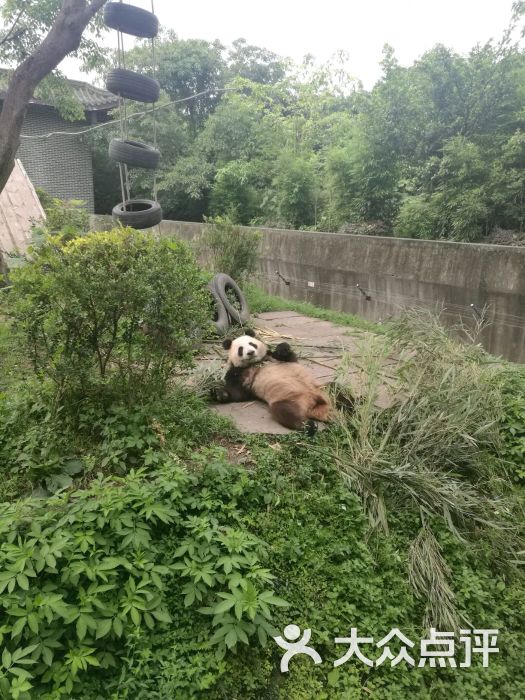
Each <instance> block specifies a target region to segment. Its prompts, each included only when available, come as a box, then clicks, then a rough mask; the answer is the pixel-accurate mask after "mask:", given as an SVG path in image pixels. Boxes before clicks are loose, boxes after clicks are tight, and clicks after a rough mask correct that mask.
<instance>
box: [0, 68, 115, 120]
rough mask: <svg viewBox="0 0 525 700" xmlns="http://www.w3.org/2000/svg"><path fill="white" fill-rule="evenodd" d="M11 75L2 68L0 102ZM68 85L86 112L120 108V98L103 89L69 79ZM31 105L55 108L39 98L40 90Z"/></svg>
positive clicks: (0, 70) (47, 101) (47, 100)
mask: <svg viewBox="0 0 525 700" xmlns="http://www.w3.org/2000/svg"><path fill="white" fill-rule="evenodd" d="M10 73H11V71H10V70H9V69H7V68H0V100H2V99H3V98H4V97H5V93H6V90H7V84H8V81H9V75H10ZM67 83H68V85H69V86H70V87H71V89H72V91H73V94H74V96H75V97H76V99H77V100H78V101H79V102H80V104H81V105H82V106H83V108H84V110H85V111H86V112H98V111H105V110H108V109H113V108H115V107H117V106H118V103H119V98H118V97H117V96H116V95H113V93H111V92H108V91H107V90H104V89H103V88H98V87H95V86H94V85H90V84H89V83H85V82H84V81H82V80H69V79H68V80H67ZM30 104H37V105H47V106H50V107H53V106H54V105H53V104H52V102H51V100H50V99H45V98H42V97H39V95H38V88H37V90H36V93H35V96H34V97H33V99H32V100H30Z"/></svg>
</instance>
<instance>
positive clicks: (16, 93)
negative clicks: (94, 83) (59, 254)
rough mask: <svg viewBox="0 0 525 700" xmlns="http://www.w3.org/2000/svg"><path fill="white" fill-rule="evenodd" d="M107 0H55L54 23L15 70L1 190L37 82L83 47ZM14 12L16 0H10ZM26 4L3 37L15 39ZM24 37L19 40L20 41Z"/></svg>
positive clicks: (0, 121) (0, 149)
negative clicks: (92, 24)
mask: <svg viewBox="0 0 525 700" xmlns="http://www.w3.org/2000/svg"><path fill="white" fill-rule="evenodd" d="M105 2H106V0H91V1H90V2H87V1H86V0H62V2H61V3H57V2H54V3H52V9H53V10H55V11H56V13H55V12H52V17H53V19H52V24H51V28H50V29H49V31H48V33H47V34H46V35H45V36H44V38H43V39H42V41H41V43H40V44H39V45H38V46H37V48H36V49H34V50H33V51H32V53H29V55H27V56H26V57H25V58H24V59H23V60H22V62H21V63H20V64H19V65H18V67H17V68H16V69H15V71H14V73H13V75H12V77H11V80H10V82H9V86H8V89H7V93H6V96H5V99H4V103H3V106H2V111H1V113H0V192H1V191H2V190H3V189H4V187H5V184H6V183H7V180H8V179H9V175H10V174H11V170H12V169H13V164H14V158H15V155H16V152H17V150H18V147H19V145H20V132H21V131H22V124H23V121H24V116H25V112H26V108H27V105H28V103H29V100H30V99H31V97H32V96H33V94H34V91H35V88H36V87H37V85H38V84H39V83H40V82H41V81H42V80H43V78H45V77H46V76H47V75H49V74H50V73H51V71H53V70H54V69H55V68H56V67H57V66H58V64H59V63H60V61H62V59H63V58H65V56H67V55H68V54H69V53H72V52H73V51H76V50H77V49H78V48H79V47H80V42H81V39H82V34H83V32H84V31H85V29H86V27H87V26H88V24H89V23H90V22H91V20H92V19H93V18H94V17H95V15H96V14H97V12H98V11H99V10H100V8H101V7H102V6H103V5H104V4H105ZM10 8H11V12H13V11H14V10H13V3H8V5H7V13H6V11H5V8H4V14H8V15H9V9H10ZM24 10H25V5H22V8H20V9H19V12H18V16H15V20H14V23H13V25H12V27H11V29H9V30H8V33H7V35H6V36H4V38H3V39H2V40H1V41H2V44H4V43H7V42H12V40H13V37H14V36H16V34H17V31H18V30H17V28H16V27H17V25H18V23H19V22H20V20H21V19H22V17H23V13H24ZM19 39H20V36H19V37H18V39H17V41H19Z"/></svg>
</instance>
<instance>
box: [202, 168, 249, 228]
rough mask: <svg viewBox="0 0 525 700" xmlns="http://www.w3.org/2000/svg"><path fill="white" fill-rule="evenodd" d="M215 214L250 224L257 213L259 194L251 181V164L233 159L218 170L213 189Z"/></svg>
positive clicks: (212, 199) (212, 202) (212, 203)
mask: <svg viewBox="0 0 525 700" xmlns="http://www.w3.org/2000/svg"><path fill="white" fill-rule="evenodd" d="M211 211H212V214H213V215H214V216H221V215H222V216H230V217H231V218H232V219H233V220H234V221H235V223H238V224H243V225H246V224H249V223H250V221H251V220H252V219H253V218H254V217H255V216H256V214H257V195H256V192H255V189H254V187H253V185H252V184H251V182H250V164H249V163H246V162H243V161H238V160H232V161H230V162H229V163H228V164H227V165H225V166H224V167H223V168H221V169H220V170H218V171H217V174H216V175H215V181H214V183H213V187H212V191H211Z"/></svg>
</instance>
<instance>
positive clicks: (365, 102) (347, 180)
mask: <svg viewBox="0 0 525 700" xmlns="http://www.w3.org/2000/svg"><path fill="white" fill-rule="evenodd" d="M516 12H518V11H517V10H516ZM518 14H519V13H518ZM518 14H516V19H515V21H517V18H518ZM510 36H511V35H510V33H509V32H505V33H504V35H503V37H502V38H501V40H500V41H499V42H489V43H487V44H485V45H479V46H476V47H475V48H474V49H472V51H471V52H470V53H469V54H468V55H466V56H461V55H459V54H457V53H455V52H453V51H451V50H450V49H447V48H446V47H444V46H441V45H437V46H435V47H433V48H432V49H430V50H429V51H427V52H426V53H425V54H423V56H422V57H421V58H420V59H419V60H418V61H416V62H415V63H414V64H413V65H411V66H409V67H406V68H405V67H402V66H400V64H399V63H398V61H397V60H396V57H395V55H394V51H393V49H392V48H391V47H388V46H386V47H385V50H384V57H383V60H382V62H381V66H382V68H383V76H382V78H381V79H380V80H379V81H378V82H377V83H376V85H375V86H374V87H373V88H372V89H371V90H370V91H365V90H363V89H362V87H361V86H360V85H359V83H357V81H356V80H355V79H354V78H352V77H351V76H350V75H349V73H348V65H347V61H346V59H345V56H344V54H342V53H340V54H338V55H337V56H335V57H334V58H333V59H332V60H331V61H330V62H328V63H327V64H326V65H324V66H322V67H320V68H318V69H317V68H314V67H313V65H311V63H309V62H308V61H306V62H305V63H304V65H302V66H294V65H293V64H291V63H289V62H283V61H281V60H279V59H278V57H275V56H274V55H273V54H271V52H267V51H265V50H264V49H260V48H258V47H253V46H249V45H247V44H246V42H244V41H243V40H238V41H236V42H234V44H233V47H232V48H231V49H230V50H229V52H228V55H227V56H223V57H221V51H220V49H219V48H218V46H217V45H216V44H209V43H206V42H196V41H186V42H185V41H182V40H179V39H178V38H177V37H175V36H174V35H169V34H168V35H165V36H164V37H163V39H162V41H161V42H160V52H161V61H160V66H159V71H160V73H159V75H160V76H161V83H162V85H163V86H165V89H166V91H167V93H168V94H169V96H170V97H171V98H177V97H181V96H188V95H189V94H190V93H198V92H199V91H200V90H201V89H202V90H209V91H210V92H209V93H207V94H205V95H199V97H198V98H196V99H195V100H192V101H189V102H187V103H186V102H183V103H180V104H179V105H173V106H172V107H171V108H169V109H165V110H164V109H163V110H158V121H159V129H160V131H159V133H163V134H165V135H166V139H165V143H164V145H163V147H162V152H163V161H162V165H161V172H160V174H159V183H160V191H161V192H162V198H163V206H164V208H165V214H166V216H167V217H169V218H175V219H190V220H195V221H200V220H201V219H202V217H203V216H204V217H205V216H206V215H208V214H212V215H213V214H219V215H226V214H228V213H229V214H230V215H231V216H233V217H234V218H235V220H236V221H238V222H240V223H249V222H252V221H255V222H256V223H257V224H260V225H271V226H285V227H294V228H316V229H318V230H329V231H337V230H340V229H341V227H343V226H346V225H348V224H354V225H355V224H356V223H361V222H380V223H381V225H382V227H383V229H386V233H387V234H388V233H390V232H391V231H392V229H395V232H396V235H399V236H408V237H418V238H423V237H424V238H427V237H430V238H445V239H450V240H462V241H478V240H483V237H484V236H486V235H487V234H488V233H490V232H491V230H492V229H493V228H494V227H495V226H499V227H504V228H511V229H519V230H521V229H522V228H523V221H524V220H525V219H524V217H525V214H524V212H525V208H524V201H525V198H524V187H525V180H524V176H523V172H524V153H525V151H524V148H523V138H524V137H523V134H524V131H525V123H524V120H523V109H522V105H523V95H524V90H525V88H524V78H525V63H524V53H523V50H522V48H521V47H519V46H518V45H514V44H512V42H511V40H510ZM131 55H132V57H133V61H134V63H133V65H134V67H136V68H137V69H141V70H146V69H148V67H149V63H148V61H149V49H148V47H147V46H141V47H139V48H137V49H134V50H133V51H132V52H131ZM192 76H196V78H195V79H193V77H192ZM171 127H173V129H174V130H175V133H176V137H175V138H173V136H171V135H172V130H171ZM134 130H135V136H136V137H137V138H139V139H140V138H142V139H143V140H147V136H148V135H149V133H150V132H151V128H150V123H149V117H147V118H145V119H144V120H143V121H142V120H141V121H137V122H134ZM170 136H171V141H170ZM100 152H101V153H102V151H100ZM104 177H105V176H104ZM133 184H134V187H136V188H137V191H139V192H140V191H142V189H141V188H144V189H145V190H147V189H148V188H149V187H150V184H151V183H150V181H149V180H148V178H146V179H145V180H144V178H142V177H141V180H140V181H139V180H137V181H136V182H134V183H133Z"/></svg>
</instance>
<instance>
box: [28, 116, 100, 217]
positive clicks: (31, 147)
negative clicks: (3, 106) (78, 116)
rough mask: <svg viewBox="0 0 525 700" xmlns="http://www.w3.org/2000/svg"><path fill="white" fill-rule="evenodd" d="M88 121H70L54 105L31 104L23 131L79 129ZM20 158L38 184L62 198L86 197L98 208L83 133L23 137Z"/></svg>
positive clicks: (92, 205) (45, 132) (91, 209)
mask: <svg viewBox="0 0 525 700" xmlns="http://www.w3.org/2000/svg"><path fill="white" fill-rule="evenodd" d="M86 126H87V123H86V122H66V121H65V120H64V119H62V118H61V117H60V116H59V115H58V113H57V112H56V111H55V110H54V109H53V108H51V107H44V106H40V105H29V108H28V110H27V114H26V118H25V120H24V126H23V129H22V134H28V135H38V134H48V133H50V132H52V131H78V130H79V129H81V128H85V127H86ZM17 155H18V158H20V160H21V161H22V164H23V166H24V168H25V170H26V172H27V174H28V175H29V178H30V180H31V182H32V183H33V185H34V186H35V187H41V188H42V189H44V190H46V192H48V193H49V194H50V195H53V196H54V197H60V199H66V200H67V199H82V200H83V201H84V202H86V206H87V208H88V210H89V211H90V212H93V211H94V193H93V169H92V165H91V151H90V148H89V146H88V144H87V142H83V141H82V139H81V137H79V136H51V137H49V138H47V139H24V138H22V140H21V145H20V149H19V151H18V154H17Z"/></svg>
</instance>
